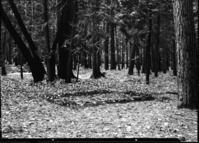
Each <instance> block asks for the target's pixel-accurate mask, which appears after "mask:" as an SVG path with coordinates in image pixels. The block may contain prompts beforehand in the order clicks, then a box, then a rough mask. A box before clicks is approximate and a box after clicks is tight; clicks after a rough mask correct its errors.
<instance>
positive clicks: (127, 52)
mask: <svg viewBox="0 0 199 143" xmlns="http://www.w3.org/2000/svg"><path fill="white" fill-rule="evenodd" d="M125 42H126V68H128V67H129V50H128V40H127V39H126V40H125Z"/></svg>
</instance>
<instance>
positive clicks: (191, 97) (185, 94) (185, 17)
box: [173, 0, 199, 109]
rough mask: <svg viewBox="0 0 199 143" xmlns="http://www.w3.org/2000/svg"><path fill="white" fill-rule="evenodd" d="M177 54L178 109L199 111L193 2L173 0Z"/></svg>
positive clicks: (189, 0)
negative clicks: (179, 101) (184, 108)
mask: <svg viewBox="0 0 199 143" xmlns="http://www.w3.org/2000/svg"><path fill="white" fill-rule="evenodd" d="M173 12H174V25H175V36H176V54H177V75H178V76H177V81H178V95H179V97H180V98H181V103H180V104H179V106H178V107H186V108H196V109H198V94H199V93H198V89H199V88H198V80H199V79H198V78H199V77H198V68H197V60H198V59H197V58H198V57H197V56H198V53H197V47H196V35H195V29H194V19H193V1H191V0H173Z"/></svg>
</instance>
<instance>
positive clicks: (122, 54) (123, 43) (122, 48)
mask: <svg viewBox="0 0 199 143" xmlns="http://www.w3.org/2000/svg"><path fill="white" fill-rule="evenodd" d="M124 47H125V39H124V38H122V47H121V50H122V51H121V56H122V69H124V49H125V48H124Z"/></svg>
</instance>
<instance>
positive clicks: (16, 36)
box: [0, 6, 44, 82]
mask: <svg viewBox="0 0 199 143" xmlns="http://www.w3.org/2000/svg"><path fill="white" fill-rule="evenodd" d="M0 8H1V19H2V20H3V22H4V24H5V26H6V28H7V29H8V31H9V33H10V35H12V37H13V39H14V41H15V43H16V44H17V46H18V48H19V49H20V51H21V53H22V54H23V56H24V58H25V59H26V61H27V62H28V65H29V67H30V69H31V72H32V75H33V79H34V82H38V81H42V80H43V78H44V74H43V73H41V71H40V70H38V65H37V62H35V60H34V58H33V57H32V55H31V54H30V52H29V51H28V48H27V47H26V45H25V44H24V43H23V41H22V39H21V38H20V36H19V34H18V33H17V32H16V30H15V29H14V27H13V25H12V23H11V22H10V20H9V18H8V16H7V15H6V13H5V11H4V10H3V8H2V6H1V7H0Z"/></svg>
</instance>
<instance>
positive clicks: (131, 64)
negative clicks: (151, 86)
mask: <svg viewBox="0 0 199 143" xmlns="http://www.w3.org/2000/svg"><path fill="white" fill-rule="evenodd" d="M136 48H137V47H136V45H135V40H134V43H133V44H132V43H131V42H130V49H131V56H130V61H129V63H130V66H129V72H128V74H129V75H133V72H134V66H135V52H136Z"/></svg>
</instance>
